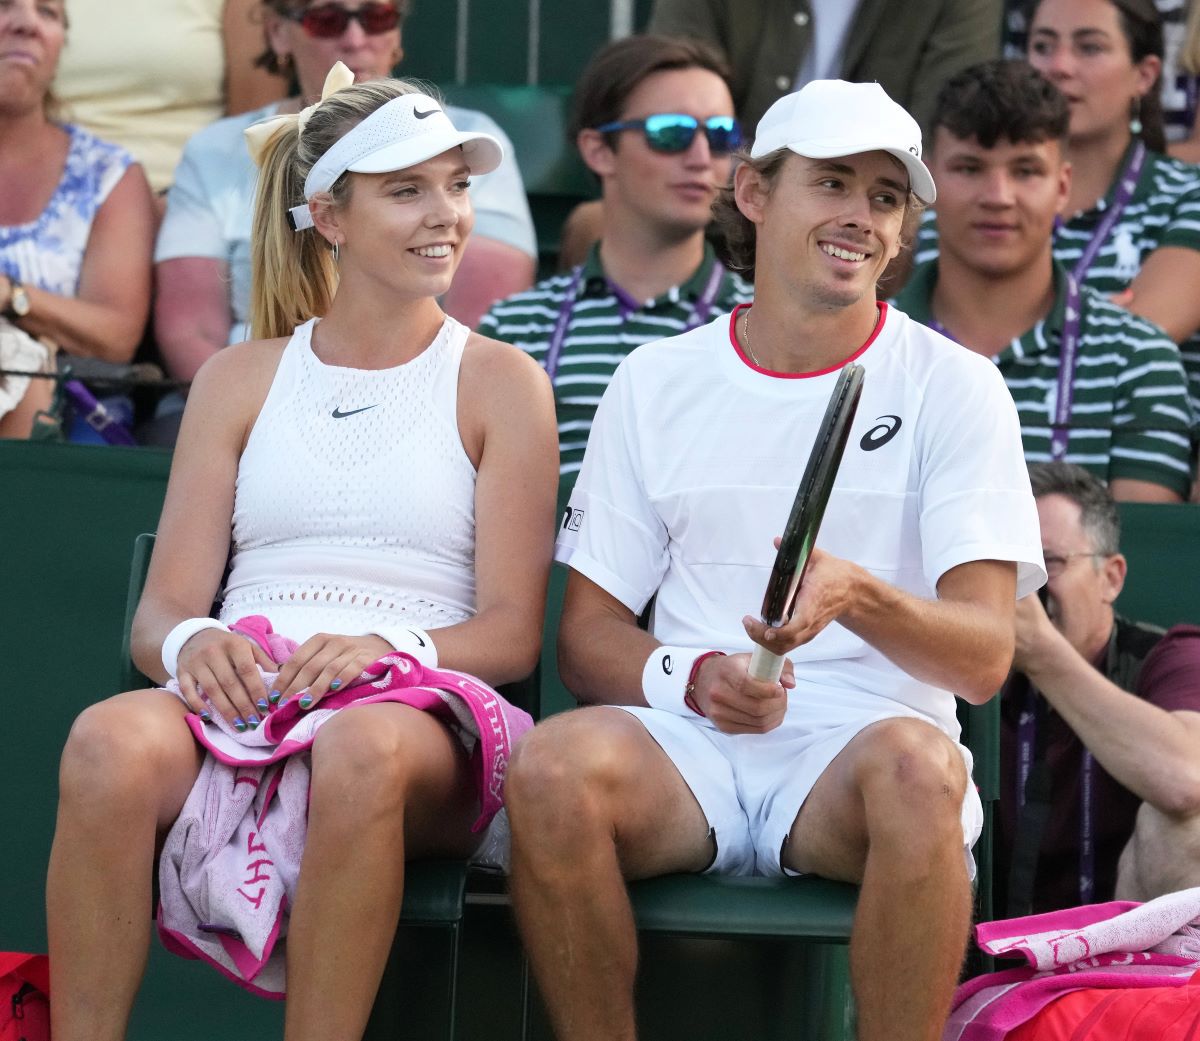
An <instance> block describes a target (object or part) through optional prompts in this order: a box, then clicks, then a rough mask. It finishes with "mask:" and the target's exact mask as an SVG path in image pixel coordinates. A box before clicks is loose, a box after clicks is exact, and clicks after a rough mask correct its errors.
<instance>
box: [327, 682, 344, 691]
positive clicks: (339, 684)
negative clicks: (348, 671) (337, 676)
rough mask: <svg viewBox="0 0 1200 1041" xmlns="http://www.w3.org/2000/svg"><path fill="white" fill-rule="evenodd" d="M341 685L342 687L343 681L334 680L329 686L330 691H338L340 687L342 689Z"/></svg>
mask: <svg viewBox="0 0 1200 1041" xmlns="http://www.w3.org/2000/svg"><path fill="white" fill-rule="evenodd" d="M341 685H342V681H341V680H334V681H333V682H332V683H331V684H329V689H330V690H337V689H338V687H340V686H341Z"/></svg>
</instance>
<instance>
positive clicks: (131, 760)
mask: <svg viewBox="0 0 1200 1041" xmlns="http://www.w3.org/2000/svg"><path fill="white" fill-rule="evenodd" d="M142 694H144V695H148V697H139V696H138V695H142ZM156 697H161V698H163V699H166V698H167V697H169V695H166V694H162V693H161V692H154V691H144V692H136V694H123V695H119V696H117V697H115V698H109V699H108V700H107V701H101V702H98V703H97V704H95V705H90V706H89V707H88V708H86V709H84V711H83V712H81V713H80V714H79V716H78V717H77V718H76V719H75V722H74V723H73V724H72V725H71V730H70V732H69V733H68V735H67V742H66V745H65V746H64V748H63V754H62V760H61V763H60V767H59V791H60V798H62V799H64V800H70V799H85V800H89V801H91V800H96V799H120V800H121V801H122V805H123V806H125V807H129V806H131V805H133V804H136V803H137V802H139V801H147V802H151V801H155V799H156V798H157V796H158V794H159V793H161V792H162V791H163V790H164V788H165V787H167V785H166V784H164V782H165V781H166V780H167V779H169V778H179V783H180V784H181V785H183V786H185V787H186V788H190V786H191V782H192V781H193V780H194V778H195V771H196V769H197V767H198V763H199V753H198V751H197V748H196V744H195V741H194V740H193V738H192V735H191V733H190V732H189V731H188V729H187V727H186V726H185V725H184V723H183V711H184V710H183V708H182V706H181V705H177V704H174V703H173V699H172V702H167V701H165V700H164V701H162V702H161V703H160V702H157V701H156V700H155V699H156Z"/></svg>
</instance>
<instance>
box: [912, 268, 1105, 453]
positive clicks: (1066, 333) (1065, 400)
mask: <svg viewBox="0 0 1200 1041" xmlns="http://www.w3.org/2000/svg"><path fill="white" fill-rule="evenodd" d="M1076 270H1078V268H1077V269H1076ZM1080 297H1081V292H1080V289H1079V282H1078V281H1077V277H1076V275H1074V274H1068V275H1067V298H1066V301H1065V306H1064V308H1063V312H1064V314H1063V329H1062V345H1061V347H1060V349H1059V361H1058V385H1057V390H1056V393H1055V405H1054V423H1053V425H1052V427H1051V430H1052V433H1051V435H1050V458H1051V459H1054V460H1059V459H1062V458H1064V457H1065V456H1066V454H1067V444H1068V442H1069V441H1070V439H1071V431H1070V425H1071V407H1072V405H1074V403H1075V366H1076V365H1077V364H1078V361H1079V323H1080V311H1081V306H1080V304H1081V300H1080ZM927 324H928V326H929V328H930V329H932V330H933V331H934V332H938V333H941V334H942V335H943V336H945V337H946V338H948V339H951V340H954V342H955V343H958V342H960V341H959V340H957V339H956V338H955V337H954V335H953V334H952V333H951V332H950V330H949V329H947V328H946V327H945V326H944V325H942V323H941V322H939V321H938V320H937V319H936V318H934V317H933V316H932V315H931V316H930V318H929V321H928V323H927Z"/></svg>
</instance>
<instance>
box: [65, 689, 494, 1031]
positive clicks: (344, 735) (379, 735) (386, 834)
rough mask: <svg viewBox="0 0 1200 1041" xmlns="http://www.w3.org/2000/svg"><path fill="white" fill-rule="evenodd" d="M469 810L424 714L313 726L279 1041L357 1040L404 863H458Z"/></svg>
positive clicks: (374, 715) (460, 775) (344, 717)
mask: <svg viewBox="0 0 1200 1041" xmlns="http://www.w3.org/2000/svg"><path fill="white" fill-rule="evenodd" d="M477 813H478V797H477V794H476V792H475V786H474V784H473V782H472V779H471V774H470V770H469V763H468V759H467V756H466V753H465V752H464V750H463V748H462V745H461V743H460V742H459V741H458V739H457V738H456V737H454V735H453V734H451V733H450V731H449V730H447V729H446V727H444V726H443V725H442V724H441V723H439V722H438V721H437V720H436V719H434V718H433V717H432V716H431V715H429V714H428V713H426V712H419V711H417V710H416V709H413V708H409V707H407V706H404V705H369V706H364V707H362V708H356V709H352V710H350V711H348V712H344V713H342V714H340V715H339V716H338V717H336V718H335V719H333V720H331V721H330V722H328V723H327V724H325V726H324V727H322V728H321V730H320V731H319V732H318V734H317V739H316V742H315V743H314V745H313V767H312V791H311V795H310V803H309V826H308V839H307V842H306V845H305V850H304V858H303V860H302V861H301V866H300V878H299V881H298V882H297V894H296V904H295V907H294V908H293V909H292V915H291V923H290V925H289V930H288V940H287V951H288V953H287V989H288V1002H287V1016H286V1021H285V1027H284V1036H285V1037H286V1038H287V1039H288V1041H305V1039H314V1041H316V1039H319V1041H340V1039H343V1038H344V1039H347V1041H358V1039H359V1038H360V1037H361V1036H362V1032H363V1030H364V1029H365V1027H366V1024H367V1019H368V1017H369V1015H370V1012H371V1006H372V1004H373V1003H374V1000H375V993H376V991H377V990H378V989H379V981H380V978H381V977H382V975H383V969H384V966H385V965H386V963H387V957H388V953H389V952H390V950H391V946H392V939H393V937H394V936H395V933H396V925H397V923H398V921H399V918H400V902H401V896H402V894H403V889H404V860H405V857H406V856H407V857H413V858H416V857H422V856H466V855H467V854H469V853H470V852H471V851H472V850H473V849H474V847H475V846H476V844H477V843H478V841H479V836H477V835H472V834H471V832H470V825H471V822H472V820H474V818H475V816H476V814H477ZM56 1041H57V1039H56Z"/></svg>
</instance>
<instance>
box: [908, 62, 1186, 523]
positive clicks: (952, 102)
mask: <svg viewBox="0 0 1200 1041" xmlns="http://www.w3.org/2000/svg"><path fill="white" fill-rule="evenodd" d="M1069 122H1070V110H1069V108H1068V105H1067V101H1066V99H1065V98H1064V96H1063V95H1062V93H1061V92H1060V91H1059V90H1058V89H1057V88H1056V87H1055V86H1054V85H1053V84H1052V83H1050V81H1049V80H1047V79H1046V78H1044V77H1043V76H1042V75H1041V74H1040V73H1038V72H1037V71H1036V70H1034V69H1033V68H1032V67H1031V66H1029V65H1028V64H1026V63H1025V62H1022V61H991V62H984V63H982V64H980V65H976V66H973V67H972V68H970V69H967V70H965V71H964V72H961V73H959V74H958V75H957V76H955V77H953V78H952V79H950V80H949V81H948V82H947V83H946V85H945V87H944V88H943V90H942V92H941V94H940V96H939V98H938V105H937V110H936V113H935V118H934V138H933V156H932V162H931V163H930V167H931V169H932V170H933V174H934V177H935V178H936V180H937V185H938V201H937V230H938V240H939V251H938V254H937V255H936V256H935V257H934V258H933V259H931V260H928V261H926V262H925V263H923V264H921V265H919V266H918V267H917V269H916V270H915V271H914V272H913V275H912V278H911V279H910V280H909V282H908V284H907V285H906V286H905V288H904V290H903V291H902V292H901V293H900V294H899V295H898V296H897V297H896V305H897V306H898V307H899V308H900V309H901V310H903V311H905V312H907V313H908V314H909V315H910V316H912V317H913V318H915V319H917V320H918V321H921V322H924V323H925V324H926V325H928V326H930V327H932V328H934V329H937V330H938V331H939V332H942V333H944V334H945V335H947V336H949V337H950V338H951V339H954V340H956V341H958V342H959V343H960V344H962V345H963V346H964V347H965V348H968V349H970V350H973V351H976V352H977V353H979V354H984V355H986V356H988V357H991V358H993V359H994V360H995V362H996V364H997V365H998V366H999V368H1000V371H1001V373H1002V374H1003V376H1004V380H1005V382H1006V383H1007V384H1008V388H1009V390H1010V391H1011V392H1012V395H1013V398H1014V400H1015V401H1016V404H1017V411H1018V413H1019V415H1020V419H1021V434H1022V439H1023V441H1024V446H1025V457H1026V459H1027V460H1028V461H1030V462H1044V461H1048V460H1051V459H1064V460H1066V461H1068V462H1072V463H1077V464H1079V465H1080V466H1082V467H1084V468H1085V469H1087V470H1088V471H1089V472H1090V473H1092V474H1094V475H1095V476H1096V477H1098V478H1100V479H1101V480H1103V481H1106V482H1107V483H1108V485H1109V487H1110V489H1111V492H1112V494H1113V496H1114V498H1116V499H1123V500H1139V501H1144V502H1178V501H1180V500H1181V499H1182V498H1183V497H1184V496H1185V495H1186V494H1187V491H1188V487H1189V484H1190V478H1189V466H1188V461H1189V452H1190V444H1191V435H1192V432H1193V419H1192V415H1191V411H1190V406H1189V403H1188V393H1187V379H1186V377H1185V376H1184V372H1183V364H1182V361H1181V358H1180V354H1179V349H1178V348H1177V347H1176V345H1175V344H1174V342H1173V341H1172V340H1171V339H1170V337H1169V336H1168V335H1167V334H1166V333H1165V332H1164V331H1163V330H1162V329H1160V328H1159V327H1158V326H1156V325H1153V324H1152V323H1150V322H1148V321H1147V320H1146V319H1144V318H1139V317H1138V316H1136V315H1133V314H1130V313H1129V312H1128V311H1125V310H1124V309H1122V308H1120V307H1117V306H1116V305H1115V304H1113V303H1112V302H1111V301H1110V300H1109V299H1108V298H1107V297H1105V296H1103V295H1102V294H1100V293H1098V292H1096V291H1095V290H1093V289H1090V288H1088V287H1087V286H1085V285H1083V284H1081V282H1080V281H1079V280H1077V279H1076V278H1075V276H1074V275H1073V274H1072V273H1071V271H1070V270H1069V269H1068V268H1067V267H1065V266H1064V265H1063V264H1062V263H1060V262H1058V261H1056V260H1055V259H1054V257H1053V254H1052V233H1053V228H1054V224H1055V219H1056V217H1057V216H1058V215H1059V214H1060V213H1061V212H1062V210H1063V207H1064V206H1065V205H1066V203H1067V199H1068V198H1069V195H1070V188H1071V175H1072V172H1071V166H1070V163H1069V162H1068V161H1067V159H1066V155H1065V140H1066V135H1067V131H1068V125H1069Z"/></svg>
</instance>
